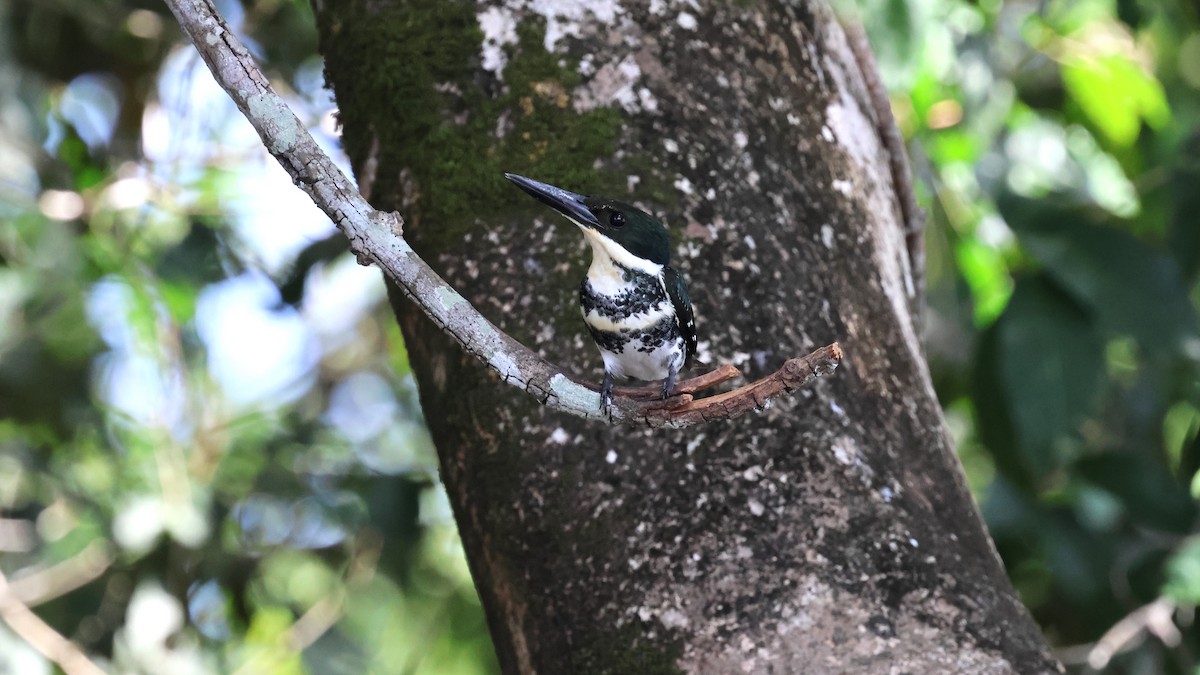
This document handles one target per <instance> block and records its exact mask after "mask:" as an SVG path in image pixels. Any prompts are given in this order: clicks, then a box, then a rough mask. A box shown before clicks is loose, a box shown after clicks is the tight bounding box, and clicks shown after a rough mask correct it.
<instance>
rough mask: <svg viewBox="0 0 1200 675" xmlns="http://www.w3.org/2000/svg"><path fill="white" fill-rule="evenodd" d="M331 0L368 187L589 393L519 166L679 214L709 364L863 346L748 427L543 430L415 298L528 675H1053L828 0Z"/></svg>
mask: <svg viewBox="0 0 1200 675" xmlns="http://www.w3.org/2000/svg"><path fill="white" fill-rule="evenodd" d="M527 5H529V6H527ZM552 5H557V6H558V8H557V10H556V11H557V14H558V16H556V15H555V12H548V14H549V16H543V15H540V14H538V12H539V11H546V10H545V9H544V8H545V7H546V6H552ZM314 6H315V8H316V14H317V20H318V24H319V27H320V30H321V43H322V44H321V47H322V51H323V53H324V55H325V58H326V64H327V75H328V80H329V83H330V84H331V86H332V87H333V89H334V91H335V93H336V96H337V99H338V101H339V104H340V110H341V120H342V123H343V125H344V135H345V146H346V149H347V151H348V153H349V155H350V157H351V159H352V161H353V164H354V166H355V167H356V170H357V173H358V178H359V182H360V185H362V186H363V188H364V190H365V191H367V192H368V193H369V195H368V196H369V197H370V199H371V201H372V203H373V204H374V205H375V206H376V207H379V208H382V209H399V210H400V211H401V212H403V213H404V214H405V216H406V217H407V218H408V222H409V226H408V228H407V231H406V236H407V237H408V238H409V240H410V241H411V243H412V245H413V247H414V248H415V249H416V250H417V251H418V252H419V253H420V254H421V255H422V256H423V257H425V259H426V260H427V261H429V262H430V263H431V264H432V265H433V266H434V267H435V268H436V269H438V271H439V272H441V273H442V274H443V275H445V277H446V278H447V279H448V280H449V281H450V282H451V283H452V284H454V285H455V286H456V287H457V288H458V289H459V290H461V291H462V292H463V294H464V295H465V296H466V297H467V298H469V299H470V300H471V301H472V302H473V303H475V304H476V306H478V307H479V308H480V309H481V310H482V311H483V313H484V314H486V315H487V316H488V317H489V318H490V319H492V320H493V321H495V322H496V323H497V324H498V325H500V326H501V327H502V328H503V329H504V330H505V331H507V332H509V333H510V334H511V335H513V336H514V337H517V338H518V339H520V340H521V341H522V342H525V343H526V344H528V345H531V346H533V347H534V348H535V349H537V350H539V352H541V353H542V354H543V355H544V356H546V357H547V358H549V359H550V360H552V361H555V362H557V363H560V364H562V365H564V366H566V367H568V368H570V369H573V370H574V371H575V372H579V373H581V374H593V375H594V376H595V377H596V379H597V380H598V379H599V376H600V372H601V371H600V359H599V356H598V354H597V352H596V351H595V348H594V347H593V346H592V345H591V343H590V340H588V339H587V338H586V332H585V330H584V325H583V322H582V320H581V319H580V318H579V314H578V311H579V310H578V309H577V304H576V302H577V300H576V293H577V290H576V289H577V288H578V283H579V280H580V278H582V275H583V272H584V270H585V269H586V266H587V260H588V255H589V254H588V253H587V251H586V250H585V248H584V245H583V243H582V238H581V237H580V236H579V234H578V231H577V230H576V228H575V227H573V226H570V225H569V224H568V223H566V221H563V220H562V219H561V218H558V217H557V216H556V215H554V214H553V213H551V212H549V210H547V209H545V208H543V207H541V206H540V205H538V204H536V203H534V202H533V201H532V200H530V199H528V197H527V196H525V195H524V194H521V193H520V192H519V191H518V190H516V189H515V188H513V187H512V186H510V185H508V184H507V181H505V180H504V178H503V176H502V172H503V171H514V172H517V173H521V174H524V175H528V176H530V177H533V178H537V179H539V180H544V181H547V182H550V183H554V184H558V185H561V186H562V187H565V188H567V189H571V190H575V191H578V192H584V193H601V194H608V195H610V196H615V197H619V198H623V199H626V200H633V201H637V202H639V203H641V204H642V205H643V206H645V207H648V208H649V209H650V210H652V211H654V212H658V213H660V214H662V215H664V216H665V221H666V222H667V223H668V225H669V226H670V229H671V231H672V235H673V237H674V241H675V247H674V257H673V260H674V264H675V266H676V267H677V268H678V269H680V270H681V271H682V272H683V274H684V275H685V276H686V277H687V278H688V279H689V280H690V288H691V295H692V298H693V300H694V303H695V306H696V313H697V319H698V324H699V331H700V338H701V341H702V342H701V357H702V359H707V361H708V362H709V363H710V364H713V365H715V364H717V363H721V362H727V361H732V362H733V363H735V364H736V365H738V366H739V367H741V368H742V369H743V371H744V372H745V373H746V376H747V377H748V378H755V377H758V376H761V375H763V374H766V373H769V372H771V371H773V370H774V369H775V368H777V367H778V366H779V365H780V364H781V363H782V362H783V361H784V360H785V359H786V358H788V357H791V356H796V355H800V354H803V353H807V352H808V351H810V350H812V349H813V348H815V347H817V346H820V345H823V344H826V343H829V342H832V341H834V340H839V341H841V343H842V346H843V348H844V350H845V353H846V359H845V362H844V364H843V366H842V368H841V369H839V370H838V371H837V372H836V373H835V374H834V375H833V376H831V377H828V378H824V379H823V380H821V381H819V382H818V384H817V385H816V386H815V387H813V388H811V389H807V390H803V391H801V392H799V393H798V395H797V396H795V397H794V398H792V399H789V400H785V401H783V402H782V403H781V404H778V405H775V406H774V407H772V408H771V409H769V410H767V411H764V412H763V413H761V414H759V415H757V416H750V417H746V418H742V419H740V420H737V421H735V422H726V423H719V424H713V425H708V426H703V427H694V428H692V429H688V430H683V431H667V430H647V429H635V428H626V427H608V426H604V425H601V424H598V423H589V422H585V421H582V420H579V419H576V418H572V417H566V416H563V415H559V414H552V413H547V412H546V411H544V410H543V409H542V408H541V407H539V406H538V405H537V403H536V402H534V401H532V400H531V399H530V398H529V397H526V396H523V395H519V394H518V393H517V392H516V391H515V390H514V389H513V388H512V387H511V386H510V385H507V384H504V383H502V382H499V381H498V380H497V378H496V377H495V376H493V375H492V374H491V373H489V372H488V371H487V370H485V369H484V367H483V366H481V365H480V364H479V363H478V362H477V361H475V360H473V359H471V358H469V357H467V356H465V355H464V353H463V352H462V351H461V350H460V349H459V347H458V346H456V345H455V344H454V343H453V342H452V341H451V340H450V339H448V338H447V337H446V336H445V335H443V334H442V333H441V332H439V331H438V330H437V328H435V327H434V326H433V325H432V324H431V323H430V322H429V321H428V320H426V319H425V318H424V317H423V316H422V315H421V314H420V312H419V311H417V309H416V308H415V307H413V306H412V305H411V304H409V303H407V302H406V301H404V300H403V299H399V300H398V301H397V302H396V306H397V314H398V316H399V320H400V323H401V327H402V329H403V332H404V336H405V339H406V341H407V346H408V350H409V356H410V360H411V362H412V364H413V370H414V372H415V374H416V377H417V381H418V383H419V385H420V390H421V399H422V403H423V406H424V409H425V411H426V417H427V420H428V423H429V427H430V430H431V431H432V433H433V437H434V439H435V441H436V443H437V447H438V450H439V454H440V458H441V468H442V479H443V480H444V481H445V484H446V487H447V490H448V492H449V494H450V498H451V501H452V502H453V505H454V510H455V514H456V517H457V519H458V524H459V528H460V531H461V533H462V539H463V543H464V545H465V547H466V552H467V557H468V560H469V562H470V565H471V570H472V573H473V575H474V578H475V583H476V586H477V587H478V589H479V593H480V596H481V597H482V600H483V605H484V608H485V610H486V612H487V616H488V620H489V623H490V626H491V630H492V634H493V637H494V640H495V644H496V650H497V652H498V654H499V658H500V663H501V664H502V667H503V669H504V671H505V672H506V673H534V672H538V673H553V674H557V673H667V672H686V673H733V672H747V673H810V672H811V673H839V672H871V673H882V672H893V673H904V672H908V673H951V672H953V673H1040V672H1056V671H1057V670H1058V665H1057V663H1056V662H1055V661H1054V659H1053V657H1052V656H1051V655H1050V653H1049V651H1048V649H1047V647H1046V645H1045V643H1044V642H1043V640H1042V638H1041V636H1040V634H1039V632H1038V630H1037V627H1036V625H1035V624H1034V623H1033V621H1032V620H1031V619H1030V617H1029V615H1028V614H1027V612H1026V611H1025V609H1024V608H1023V607H1022V606H1021V604H1020V602H1019V600H1018V599H1017V597H1016V594H1015V593H1014V591H1013V589H1012V587H1011V585H1010V584H1009V582H1008V579H1007V578H1006V577H1005V575H1004V571H1003V569H1002V568H1001V565H1000V562H999V560H998V558H997V556H996V552H995V550H994V549H993V547H992V545H991V542H990V540H989V539H988V537H987V534H986V533H985V531H984V526H983V524H982V522H981V520H980V518H979V515H978V512H977V511H976V509H975V507H974V505H973V504H972V501H971V496H970V494H969V492H968V491H967V488H966V485H965V483H964V480H963V476H962V473H961V470H960V468H959V465H958V462H957V460H956V458H955V456H954V450H953V447H952V445H951V441H950V439H949V436H948V434H947V431H946V426H945V423H944V421H943V419H942V414H941V409H940V407H939V405H938V401H937V398H936V396H935V394H934V391H933V388H932V386H931V383H930V379H929V373H928V371H927V367H926V364H925V361H924V357H923V354H922V350H921V346H920V343H919V340H918V336H917V331H916V328H915V319H914V314H913V312H914V307H917V306H919V299H918V298H916V297H915V296H916V290H915V289H916V288H917V287H918V282H919V279H916V278H914V270H913V268H912V266H911V264H910V261H909V256H908V253H907V249H906V246H905V241H906V238H905V224H904V220H905V217H904V215H903V213H902V211H903V210H904V209H903V208H902V206H901V204H902V203H903V199H904V198H908V196H909V195H908V194H907V193H906V192H902V193H901V194H899V195H898V194H897V190H901V191H907V190H908V189H909V188H908V187H907V186H906V185H904V184H903V182H900V183H899V184H897V183H896V182H895V181H894V180H893V175H892V171H891V169H890V168H889V166H890V165H889V161H890V157H889V154H888V150H887V146H885V144H884V142H883V141H882V140H881V139H882V138H883V136H884V134H881V132H880V129H881V128H885V129H886V128H888V125H890V120H883V121H882V123H881V120H879V119H877V114H876V112H875V109H874V108H873V107H872V105H871V103H870V96H869V95H868V90H867V87H866V86H865V84H864V76H863V72H862V69H861V68H860V67H859V65H858V64H857V62H856V60H855V58H854V55H853V53H852V50H851V49H850V47H849V46H848V42H847V39H846V36H845V34H844V33H843V31H842V29H841V28H840V27H839V25H838V24H837V23H836V21H835V20H834V18H833V15H832V13H831V11H830V10H829V9H828V8H827V7H826V6H825V5H824V4H823V3H820V2H816V1H813V0H810V1H802V2H795V3H784V2H779V1H770V2H768V1H765V0H764V1H761V2H753V3H727V2H716V1H715V0H714V1H710V2H700V3H699V6H698V7H696V6H693V3H690V2H689V3H678V4H676V3H666V2H662V1H661V0H647V1H645V2H636V1H630V2H624V3H620V4H618V3H616V2H615V1H608V2H594V3H582V2H577V1H574V0H563V1H562V2H558V3H525V2H520V1H519V0H507V1H506V2H503V3H500V4H488V3H480V4H479V5H478V6H476V5H475V4H473V3H461V2H448V1H447V0H414V1H409V2H405V1H401V0H339V1H334V0H324V1H322V0H314ZM585 7H587V8H588V9H586V10H585V9H584V8H585ZM867 67H868V68H871V67H873V66H867Z"/></svg>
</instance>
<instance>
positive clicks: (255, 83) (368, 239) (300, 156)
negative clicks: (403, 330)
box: [166, 0, 841, 426]
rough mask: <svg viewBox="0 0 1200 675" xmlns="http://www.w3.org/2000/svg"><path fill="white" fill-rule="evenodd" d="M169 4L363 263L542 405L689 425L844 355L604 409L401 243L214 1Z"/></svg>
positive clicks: (822, 354)
mask: <svg viewBox="0 0 1200 675" xmlns="http://www.w3.org/2000/svg"><path fill="white" fill-rule="evenodd" d="M166 3H167V6H168V7H170V8H171V12H172V13H174V14H175V18H176V19H177V20H178V21H179V25H180V26H181V27H182V28H183V30H184V32H186V33H187V34H188V36H189V37H190V38H191V40H192V43H193V44H194V45H195V46H196V49H197V51H199V52H200V56H201V58H203V59H204V62H205V63H206V64H207V65H208V68H209V70H211V71H212V73H213V76H214V77H215V78H216V80H217V83H218V84H220V85H221V88H223V89H224V90H225V92H226V93H227V94H229V97H230V98H231V99H233V101H234V103H235V104H237V107H238V109H239V110H241V111H242V114H243V115H245V117H246V119H247V120H249V121H250V124H252V125H253V126H254V128H255V130H256V131H258V135H259V137H260V138H262V141H263V144H264V145H266V147H267V150H268V151H269V152H270V153H271V155H273V156H274V157H275V159H276V160H278V161H279V163H280V164H281V165H282V166H283V168H284V170H286V171H287V172H288V174H289V175H291V177H292V181H293V182H294V183H296V185H297V186H298V187H300V188H301V189H302V190H304V191H305V192H306V193H308V196H309V197H311V198H312V200H313V202H315V203H316V205H317V206H318V207H320V208H321V210H322V211H324V212H325V213H326V214H327V215H328V216H329V217H330V218H331V219H332V220H333V222H334V224H335V225H337V227H338V229H340V230H341V231H342V233H344V234H345V235H346V237H347V238H348V239H349V240H350V249H351V250H352V251H354V253H355V255H357V256H358V261H359V262H360V263H362V264H364V265H367V264H370V263H374V264H376V265H379V267H380V268H382V269H383V271H384V273H386V274H387V275H388V276H389V277H390V278H391V279H392V280H393V281H395V282H396V284H397V285H399V286H400V288H401V289H403V290H404V292H405V294H406V295H408V297H409V298H411V299H412V301H413V302H415V303H416V304H417V306H418V307H420V308H421V310H422V311H424V312H425V314H426V315H428V316H429V318H430V319H432V320H433V322H434V323H436V324H437V325H438V326H439V327H440V328H441V329H442V330H444V331H445V332H446V333H448V334H449V335H451V336H452V337H453V338H454V339H455V340H457V341H458V342H459V344H461V345H462V346H463V349H465V350H467V352H468V353H470V354H472V355H474V356H475V357H476V358H478V359H479V360H481V361H483V362H484V363H486V364H487V365H488V366H489V367H491V368H492V369H493V370H494V371H496V373H498V374H499V375H500V378H501V379H502V380H504V381H506V382H511V383H512V384H514V385H516V386H518V387H521V388H522V389H524V390H525V391H527V392H529V393H530V394H531V395H532V396H534V397H535V398H536V399H537V400H538V401H539V402H541V403H542V404H543V405H545V406H547V407H549V408H553V409H555V410H561V411H563V412H568V413H571V414H573V415H578V416H580V417H586V418H591V419H600V420H606V421H610V422H622V423H639V424H650V425H653V426H662V425H670V426H689V425H692V424H698V423H701V422H708V421H712V420H716V419H723V418H730V417H735V416H737V415H740V414H742V413H744V412H746V411H747V410H751V409H754V408H756V407H757V408H761V407H763V406H765V405H766V404H767V402H768V401H769V400H770V398H771V397H773V396H777V395H779V394H782V393H784V392H790V391H792V390H793V389H795V388H796V387H799V386H802V385H803V384H804V383H807V382H808V381H809V380H811V379H812V378H813V377H816V376H817V375H821V374H824V373H826V372H829V371H831V370H833V368H835V367H836V366H837V363H838V361H840V359H841V350H840V349H837V347H836V345H831V346H830V347H825V348H823V349H821V350H817V352H814V353H813V354H810V355H808V356H805V357H802V358H800V359H793V360H792V361H789V362H788V363H786V364H784V367H783V368H781V369H780V371H779V372H777V373H775V375H772V376H771V377H768V378H766V379H765V380H760V381H759V382H756V383H754V384H752V385H747V386H746V387H742V388H741V389H737V390H734V391H733V392H729V393H727V394H722V395H720V396H715V397H711V398H706V399H699V400H694V399H693V396H692V394H691V393H683V394H678V395H676V396H673V397H672V398H670V399H667V400H666V401H646V400H637V399H633V398H630V397H628V396H624V395H621V394H620V393H618V395H617V396H614V398H613V406H612V408H611V410H609V411H608V413H609V414H607V415H606V414H604V412H603V411H602V410H601V408H600V394H599V393H598V392H596V391H595V390H593V389H591V388H589V387H588V386H587V385H585V384H582V383H581V382H579V381H578V380H576V379H574V378H572V377H571V376H569V375H567V374H566V373H564V372H563V370H562V369H561V368H559V367H557V366H555V365H554V364H552V363H550V362H548V361H546V360H545V359H543V358H541V357H539V356H538V355H537V354H535V353H534V352H533V351H532V350H531V349H529V348H528V347H526V346H524V345H522V344H521V343H519V342H517V341H516V340H514V339H513V338H512V337H510V336H508V335H507V334H505V333H504V332H503V331H501V330H500V329H499V328H497V327H496V326H495V324H493V323H492V322H490V321H488V320H487V319H486V318H485V317H484V316H483V315H482V314H480V313H479V310H477V309H475V307H473V306H472V305H471V303H470V302H468V301H467V299H466V298H464V297H463V296H462V295H461V294H459V292H458V291H456V290H454V288H453V287H451V286H450V285H449V284H448V283H446V281H445V280H443V279H442V278H441V277H440V276H438V274H437V273H436V272H434V271H433V269H432V268H430V267H429V265H428V264H426V263H425V261H424V260H422V259H421V258H420V257H419V256H418V255H417V254H416V253H415V252H414V251H413V250H412V248H411V247H410V246H409V245H408V242H406V241H405V240H404V236H403V234H404V219H403V218H402V217H401V216H400V214H399V213H395V212H392V213H385V212H383V211H377V210H375V209H374V208H372V207H371V205H370V204H368V203H367V201H366V199H364V198H363V197H362V195H360V194H359V192H358V190H357V189H355V187H354V185H353V184H352V183H351V182H350V180H349V179H348V178H347V177H346V176H345V175H344V174H343V173H342V172H341V170H340V169H338V168H337V166H336V165H335V164H334V163H333V161H332V160H330V159H329V157H328V156H326V155H325V153H324V152H323V151H322V150H321V149H320V147H318V146H317V144H316V142H315V141H314V140H313V138H312V136H311V135H309V133H308V130H307V129H305V128H304V125H303V124H301V123H300V120H298V119H297V118H296V116H295V114H293V113H292V111H291V110H290V109H289V108H288V107H287V104H285V103H284V102H283V100H282V99H281V98H279V96H278V95H277V94H276V93H275V92H274V91H273V90H272V89H271V86H270V83H269V82H268V80H267V77H266V76H265V75H263V73H262V71H260V70H259V69H258V67H257V66H256V65H255V64H254V60H253V59H252V58H251V56H250V54H249V53H248V52H247V51H246V48H245V47H244V46H243V45H242V43H241V41H240V40H239V39H238V38H237V36H236V35H234V34H233V32H232V31H230V30H229V26H227V25H226V24H225V21H224V20H223V19H222V18H221V17H220V16H219V15H218V14H217V11H216V9H215V8H214V7H213V5H212V2H211V1H210V0H166ZM831 349H832V351H826V350H831ZM791 367H795V368H797V369H799V371H797V372H798V374H796V373H793V374H789V372H790V371H789V368H791ZM805 368H807V371H805V370H804V369H805ZM805 373H807V374H805ZM703 377H706V378H707V377H711V376H703ZM768 380H769V381H770V382H768ZM764 383H766V384H764ZM710 386H711V385H710Z"/></svg>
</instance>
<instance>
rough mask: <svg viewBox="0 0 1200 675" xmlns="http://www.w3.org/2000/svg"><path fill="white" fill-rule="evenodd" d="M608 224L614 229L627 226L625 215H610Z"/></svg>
mask: <svg viewBox="0 0 1200 675" xmlns="http://www.w3.org/2000/svg"><path fill="white" fill-rule="evenodd" d="M608 224H609V225H612V226H613V227H621V226H622V225H624V224H625V214H624V213H621V212H620V211H613V212H612V213H610V214H608Z"/></svg>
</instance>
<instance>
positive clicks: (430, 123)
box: [321, 0, 624, 248]
mask: <svg viewBox="0 0 1200 675" xmlns="http://www.w3.org/2000/svg"><path fill="white" fill-rule="evenodd" d="M347 15H348V14H347V13H341V16H342V17H345V16H347ZM362 16H363V20H361V21H355V22H353V23H350V22H346V21H343V22H342V23H336V22H335V20H334V19H333V18H332V17H331V18H330V20H329V21H322V22H321V23H322V26H323V30H322V49H323V51H324V54H325V58H326V63H327V74H328V76H329V78H328V79H329V80H330V82H331V84H336V87H335V90H336V93H337V97H338V100H339V102H340V104H341V106H342V108H341V110H342V111H341V122H342V124H343V125H344V126H345V127H346V128H347V129H348V130H349V129H353V130H357V131H356V132H351V131H348V132H347V133H346V135H345V143H346V150H347V152H348V154H349V155H350V157H351V158H352V159H354V161H355V165H356V166H358V165H361V162H362V161H363V160H364V159H365V158H366V157H367V156H368V155H369V153H370V147H371V145H372V143H373V142H374V140H373V137H372V134H370V133H362V130H367V129H369V130H371V131H373V132H374V136H375V137H377V138H378V141H379V150H378V153H379V154H378V165H379V166H381V167H396V166H400V167H404V168H405V169H406V170H407V172H408V176H407V177H406V180H405V182H408V184H409V185H408V189H409V190H410V193H409V196H410V198H409V199H407V200H404V199H400V198H399V197H400V196H401V191H402V189H403V188H402V181H401V180H400V178H399V177H398V176H382V175H381V176H378V177H376V182H375V196H377V197H378V198H379V199H378V201H379V202H380V203H406V205H407V209H406V211H407V212H406V213H405V215H406V217H408V218H409V220H410V222H411V223H412V224H413V225H414V231H415V233H416V234H417V237H418V239H419V240H421V241H423V242H424V243H426V244H430V245H433V246H434V247H435V248H440V247H441V246H445V245H451V244H453V243H454V242H455V241H457V240H458V239H459V238H460V237H461V235H462V234H463V233H464V232H465V231H467V228H469V227H471V226H472V225H473V224H474V220H475V218H476V217H477V216H478V215H481V214H492V213H496V212H497V211H499V210H505V209H520V210H532V205H531V203H530V202H529V200H528V198H527V197H525V196H524V195H522V194H521V193H520V192H519V191H518V190H514V189H512V186H511V185H509V184H508V182H507V181H506V180H504V177H503V172H505V171H515V172H518V173H525V174H530V175H532V176H536V177H538V178H540V179H542V180H547V181H554V182H557V183H559V184H562V185H564V186H569V187H574V188H576V189H580V190H584V189H586V190H588V191H595V192H601V191H613V190H615V189H617V188H618V187H619V186H621V185H623V182H624V178H623V176H617V175H615V174H614V173H613V172H612V171H603V170H601V171H597V170H596V169H595V168H594V167H595V165H596V163H597V160H601V161H603V160H607V159H608V158H609V157H611V156H612V154H613V153H614V152H615V149H616V141H617V136H618V133H619V131H620V125H621V119H620V113H619V112H618V111H616V110H614V109H610V108H597V109H594V110H589V111H584V112H577V111H575V110H574V108H573V107H572V105H571V97H570V95H571V91H572V90H573V89H574V88H575V87H576V86H577V85H578V84H579V83H580V76H579V74H578V72H577V65H578V64H577V62H576V60H574V59H571V58H568V57H563V56H560V55H556V54H551V53H548V52H547V51H546V50H545V48H544V47H543V40H544V37H545V24H544V21H543V20H542V19H541V18H540V17H536V16H533V17H527V18H525V19H524V20H523V21H522V22H521V23H520V24H519V26H518V28H517V35H518V42H517V44H515V45H509V46H508V47H507V48H506V49H507V55H508V65H507V67H506V68H505V70H504V74H503V82H498V81H496V80H495V79H493V78H491V76H490V74H487V73H486V72H485V71H482V70H481V69H480V68H479V52H480V46H481V44H482V41H483V35H482V32H481V31H480V28H479V25H478V22H477V20H476V16H475V5H474V3H471V2H462V1H460V0H451V1H447V0H413V1H411V2H405V3H395V4H390V5H389V6H387V7H385V8H380V9H378V11H375V12H370V10H368V9H366V8H364V9H363V12H362ZM413 196H415V198H412V197H413ZM422 225H424V227H422Z"/></svg>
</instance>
